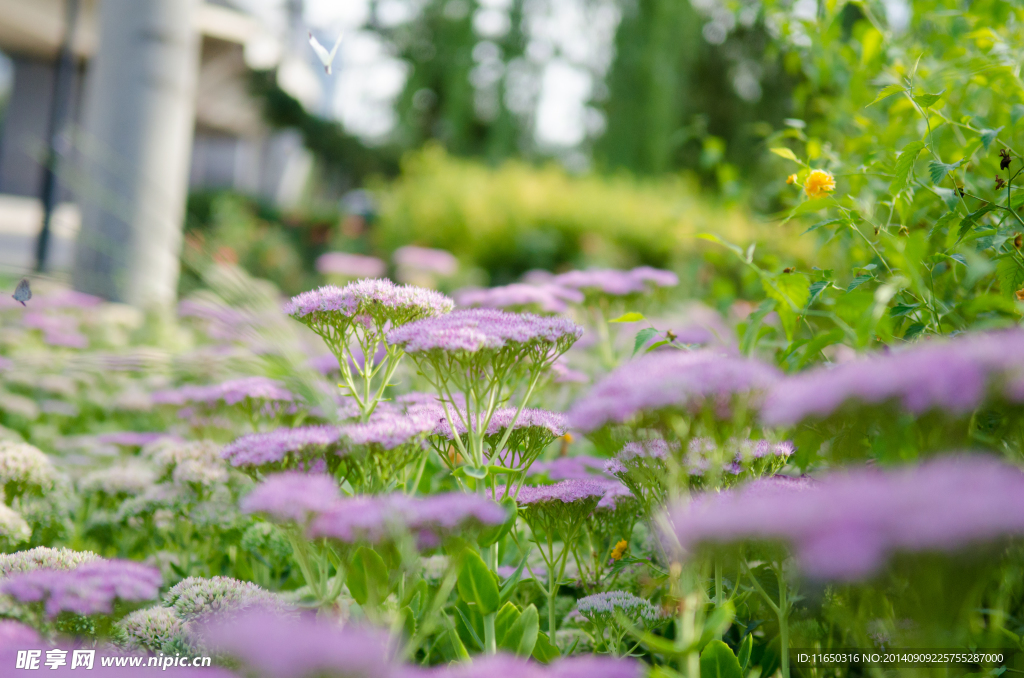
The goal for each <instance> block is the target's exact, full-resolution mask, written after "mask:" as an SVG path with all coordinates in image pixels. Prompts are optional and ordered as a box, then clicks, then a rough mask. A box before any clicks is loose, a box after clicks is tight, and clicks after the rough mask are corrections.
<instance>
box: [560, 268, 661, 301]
mask: <svg viewBox="0 0 1024 678" xmlns="http://www.w3.org/2000/svg"><path fill="white" fill-rule="evenodd" d="M551 282H553V283H554V284H556V285H560V286H562V287H570V288H573V289H578V290H584V291H587V292H600V293H603V294H608V295H612V296H625V295H627V294H639V293H642V292H646V291H647V290H648V288H649V286H651V287H675V286H676V285H678V284H679V276H677V275H676V274H675V273H673V272H671V271H665V270H662V269H658V268H651V267H650V266H640V267H638V268H634V269H633V270H631V271H621V270H618V269H591V270H587V271H569V272H568V273H562V274H561V275H556V276H555V277H554V278H552V280H551Z"/></svg>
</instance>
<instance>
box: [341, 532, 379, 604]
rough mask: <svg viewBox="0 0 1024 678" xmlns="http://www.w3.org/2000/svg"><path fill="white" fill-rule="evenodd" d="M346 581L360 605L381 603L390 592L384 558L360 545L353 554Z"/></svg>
mask: <svg viewBox="0 0 1024 678" xmlns="http://www.w3.org/2000/svg"><path fill="white" fill-rule="evenodd" d="M345 583H346V584H348V590H349V593H351V594H352V597H353V598H355V601H356V602H357V603H359V604H360V605H367V604H369V605H371V606H377V605H379V604H380V603H381V602H382V601H383V600H384V598H386V597H387V592H388V568H387V565H385V564H384V559H383V558H381V557H380V554H378V553H377V552H376V551H374V550H373V549H370V548H367V547H365V546H360V547H359V548H358V549H357V550H356V552H355V553H354V554H353V555H352V561H351V563H350V564H349V571H348V577H347V578H346V581H345Z"/></svg>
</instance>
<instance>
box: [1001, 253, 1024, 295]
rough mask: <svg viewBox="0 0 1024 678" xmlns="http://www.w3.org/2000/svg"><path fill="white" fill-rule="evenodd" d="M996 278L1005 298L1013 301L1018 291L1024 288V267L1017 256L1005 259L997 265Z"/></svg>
mask: <svg viewBox="0 0 1024 678" xmlns="http://www.w3.org/2000/svg"><path fill="white" fill-rule="evenodd" d="M996 277H997V278H999V290H1000V291H1001V292H1002V293H1003V296H1004V297H1006V298H1008V299H1012V298H1014V295H1015V294H1016V292H1017V290H1019V289H1021V287H1022V286H1024V267H1022V266H1021V264H1020V262H1019V261H1018V260H1017V257H1015V256H1009V257H1004V258H1003V259H1000V260H999V263H997V264H996Z"/></svg>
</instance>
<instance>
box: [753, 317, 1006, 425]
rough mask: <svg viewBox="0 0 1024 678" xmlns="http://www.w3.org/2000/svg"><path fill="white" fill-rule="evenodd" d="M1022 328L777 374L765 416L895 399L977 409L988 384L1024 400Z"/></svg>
mask: <svg viewBox="0 0 1024 678" xmlns="http://www.w3.org/2000/svg"><path fill="white" fill-rule="evenodd" d="M1022 356H1024V330H1006V331H1001V332H989V333H978V334H967V335H961V336H959V337H957V338H954V339H950V340H945V341H941V340H933V341H927V342H921V343H920V344H916V345H914V346H912V347H910V348H907V349H904V350H897V351H892V352H890V353H880V354H875V355H872V356H870V357H867V358H863V359H860V360H855V361H852V362H847V363H841V364H839V365H834V366H829V367H819V368H816V369H813V370H809V371H807V372H804V373H802V374H796V375H793V376H791V377H787V378H785V379H782V380H780V381H778V382H777V383H776V384H775V385H774V386H773V387H772V389H771V390H770V392H769V393H768V397H767V398H766V399H765V404H764V408H763V410H762V412H761V417H762V420H763V421H764V422H765V423H767V424H769V425H771V426H787V425H792V424H796V423H798V422H800V421H802V420H804V419H810V418H819V417H827V416H828V415H830V414H832V413H833V412H835V411H836V410H838V409H839V408H840V407H842V406H843V405H844V404H845V403H848V402H859V403H865V404H871V405H878V404H882V403H887V402H896V403H898V404H899V406H900V407H901V408H902V409H904V410H906V411H907V412H911V413H914V414H921V413H923V412H927V411H929V410H944V411H947V412H953V413H957V414H962V413H965V412H969V411H971V410H973V409H975V408H977V407H978V406H979V405H980V404H981V402H982V401H983V400H984V398H985V396H986V395H987V393H988V392H989V391H990V390H997V391H998V390H999V389H1001V390H1002V395H1003V396H1004V397H1005V398H1007V399H1009V400H1010V401H1013V402H1022V401H1024V357H1022Z"/></svg>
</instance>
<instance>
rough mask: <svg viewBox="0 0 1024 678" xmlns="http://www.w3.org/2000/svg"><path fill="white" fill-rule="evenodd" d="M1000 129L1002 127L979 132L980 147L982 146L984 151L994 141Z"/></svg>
mask: <svg viewBox="0 0 1024 678" xmlns="http://www.w3.org/2000/svg"><path fill="white" fill-rule="evenodd" d="M1002 129H1003V128H1002V127H997V128H996V129H983V130H981V145H982V146H984V148H985V150H986V151H987V150H988V147H989V146H991V145H992V142H993V141H995V139H996V136H997V135H998V134H999V132H1000V131H1001V130H1002Z"/></svg>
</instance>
